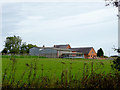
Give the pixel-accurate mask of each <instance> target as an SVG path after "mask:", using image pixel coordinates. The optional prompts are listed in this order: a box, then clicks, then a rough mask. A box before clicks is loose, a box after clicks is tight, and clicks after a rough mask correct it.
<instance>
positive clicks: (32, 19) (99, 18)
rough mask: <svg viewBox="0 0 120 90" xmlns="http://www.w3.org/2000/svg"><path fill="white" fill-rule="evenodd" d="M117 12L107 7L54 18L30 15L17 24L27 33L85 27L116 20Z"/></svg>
mask: <svg viewBox="0 0 120 90" xmlns="http://www.w3.org/2000/svg"><path fill="white" fill-rule="evenodd" d="M116 12H117V10H116V11H115V9H114V8H109V9H108V8H107V9H101V10H96V11H92V12H88V13H82V14H78V15H72V16H69V15H68V16H64V17H60V18H55V19H52V20H51V19H48V20H44V18H46V17H43V16H28V18H26V19H25V20H22V21H20V22H19V23H18V24H17V25H18V27H20V29H19V30H20V32H21V30H26V31H23V32H26V33H27V32H30V31H31V32H32V30H35V31H36V32H41V30H46V31H49V30H57V29H64V28H68V29H69V28H70V27H76V26H79V27H83V26H87V25H92V24H99V23H104V22H109V21H113V20H116V19H117V17H115V16H116V15H117V13H116ZM113 17H115V18H113Z"/></svg>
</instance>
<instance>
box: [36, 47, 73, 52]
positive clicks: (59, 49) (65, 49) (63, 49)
mask: <svg viewBox="0 0 120 90" xmlns="http://www.w3.org/2000/svg"><path fill="white" fill-rule="evenodd" d="M34 48H38V49H55V50H58V51H71V49H67V48H55V47H34Z"/></svg>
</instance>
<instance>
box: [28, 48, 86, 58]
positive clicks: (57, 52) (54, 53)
mask: <svg viewBox="0 0 120 90" xmlns="http://www.w3.org/2000/svg"><path fill="white" fill-rule="evenodd" d="M29 54H30V55H32V56H44V57H48V58H75V57H76V58H84V57H83V54H82V53H77V52H76V53H74V52H72V50H71V49H66V48H55V47H33V48H31V49H30V50H29Z"/></svg>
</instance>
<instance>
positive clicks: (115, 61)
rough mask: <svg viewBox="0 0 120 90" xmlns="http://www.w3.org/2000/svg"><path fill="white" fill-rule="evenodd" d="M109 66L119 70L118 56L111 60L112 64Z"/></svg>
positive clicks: (119, 58)
mask: <svg viewBox="0 0 120 90" xmlns="http://www.w3.org/2000/svg"><path fill="white" fill-rule="evenodd" d="M111 67H112V68H113V69H116V70H118V71H120V57H118V58H117V59H115V60H114V61H113V64H112V65H111Z"/></svg>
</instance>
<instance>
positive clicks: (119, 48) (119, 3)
mask: <svg viewBox="0 0 120 90" xmlns="http://www.w3.org/2000/svg"><path fill="white" fill-rule="evenodd" d="M117 51H118V56H120V0H118V50H117Z"/></svg>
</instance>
